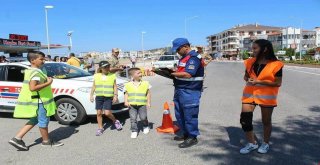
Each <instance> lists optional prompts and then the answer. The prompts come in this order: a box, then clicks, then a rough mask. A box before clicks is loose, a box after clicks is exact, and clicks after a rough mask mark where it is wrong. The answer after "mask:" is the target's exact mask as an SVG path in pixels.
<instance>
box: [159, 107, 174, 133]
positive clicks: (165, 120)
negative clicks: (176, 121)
mask: <svg viewBox="0 0 320 165" xmlns="http://www.w3.org/2000/svg"><path fill="white" fill-rule="evenodd" d="M163 109H164V110H163V117H162V126H161V127H158V128H157V131H158V132H162V133H176V132H177V131H178V130H179V127H178V126H176V125H173V122H172V117H171V115H170V109H169V105H168V103H167V102H165V103H164V105H163Z"/></svg>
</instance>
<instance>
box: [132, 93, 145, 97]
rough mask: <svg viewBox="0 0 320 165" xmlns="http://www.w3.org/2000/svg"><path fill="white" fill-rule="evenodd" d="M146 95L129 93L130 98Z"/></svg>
mask: <svg viewBox="0 0 320 165" xmlns="http://www.w3.org/2000/svg"><path fill="white" fill-rule="evenodd" d="M145 95H146V94H145V93H128V96H129V97H130V96H133V97H134V96H145Z"/></svg>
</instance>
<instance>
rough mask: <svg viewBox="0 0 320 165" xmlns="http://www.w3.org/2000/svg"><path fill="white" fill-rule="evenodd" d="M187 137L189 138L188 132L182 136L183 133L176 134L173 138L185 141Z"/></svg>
mask: <svg viewBox="0 0 320 165" xmlns="http://www.w3.org/2000/svg"><path fill="white" fill-rule="evenodd" d="M187 138H188V135H187V134H184V135H183V136H181V135H177V136H175V137H174V138H173V140H175V141H184V140H186V139H187Z"/></svg>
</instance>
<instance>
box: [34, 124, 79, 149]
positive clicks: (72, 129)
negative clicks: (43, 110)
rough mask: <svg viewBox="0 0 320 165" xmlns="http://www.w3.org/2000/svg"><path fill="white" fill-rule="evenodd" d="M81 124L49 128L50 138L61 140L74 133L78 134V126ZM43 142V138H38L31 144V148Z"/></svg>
mask: <svg viewBox="0 0 320 165" xmlns="http://www.w3.org/2000/svg"><path fill="white" fill-rule="evenodd" d="M78 127H79V126H65V127H64V126H62V127H59V128H57V129H55V130H52V131H50V130H49V137H50V139H52V140H54V141H61V140H63V139H67V138H69V137H71V136H72V135H73V134H76V133H78V132H79V130H77V129H76V128H78ZM41 142H42V138H41V137H39V138H38V139H36V140H35V141H34V143H33V144H31V145H29V148H31V147H33V146H35V145H38V144H40V143H41Z"/></svg>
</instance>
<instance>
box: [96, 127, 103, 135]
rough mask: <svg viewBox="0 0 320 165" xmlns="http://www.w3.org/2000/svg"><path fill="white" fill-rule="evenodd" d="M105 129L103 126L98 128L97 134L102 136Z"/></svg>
mask: <svg viewBox="0 0 320 165" xmlns="http://www.w3.org/2000/svg"><path fill="white" fill-rule="evenodd" d="M103 131H104V130H103V128H101V129H100V128H99V129H97V132H96V136H101V135H102V134H103Z"/></svg>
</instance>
